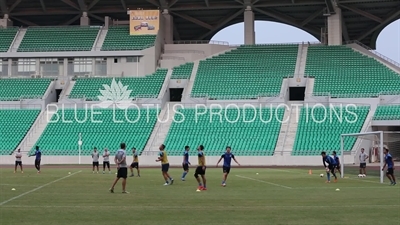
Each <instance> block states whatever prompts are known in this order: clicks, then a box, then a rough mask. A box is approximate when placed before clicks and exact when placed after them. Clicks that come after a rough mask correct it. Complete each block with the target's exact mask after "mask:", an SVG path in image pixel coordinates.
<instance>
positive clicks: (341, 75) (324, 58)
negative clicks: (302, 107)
mask: <svg viewBox="0 0 400 225" xmlns="http://www.w3.org/2000/svg"><path fill="white" fill-rule="evenodd" d="M305 73H306V74H307V75H309V76H314V77H315V84H314V93H315V94H317V95H320V94H323V95H326V94H327V93H330V95H331V96H332V97H349V98H351V97H377V96H378V95H379V93H380V92H383V91H385V92H391V91H393V92H398V91H399V90H400V74H397V73H395V72H394V71H392V70H391V69H389V68H388V67H386V66H385V65H383V64H381V63H379V62H378V61H377V60H375V59H373V58H369V57H367V56H364V55H362V54H361V53H359V52H356V51H354V50H353V49H351V48H349V47H346V46H310V47H308V55H307V63H306V71H305Z"/></svg>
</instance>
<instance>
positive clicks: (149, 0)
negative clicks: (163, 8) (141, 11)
mask: <svg viewBox="0 0 400 225" xmlns="http://www.w3.org/2000/svg"><path fill="white" fill-rule="evenodd" d="M146 1H147V2H149V3H151V4H153V5H155V6H157V7H160V4H158V2H157V1H156V0H146Z"/></svg>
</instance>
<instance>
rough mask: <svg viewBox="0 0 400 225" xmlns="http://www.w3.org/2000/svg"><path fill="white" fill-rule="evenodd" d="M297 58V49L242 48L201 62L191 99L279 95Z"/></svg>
mask: <svg viewBox="0 0 400 225" xmlns="http://www.w3.org/2000/svg"><path fill="white" fill-rule="evenodd" d="M297 54H298V45H243V46H240V47H238V48H237V49H234V50H232V51H229V52H226V53H224V54H220V55H218V56H214V57H212V58H208V59H205V60H201V61H200V63H199V68H198V71H197V75H196V79H195V81H194V85H193V90H192V93H191V96H197V97H209V98H210V99H224V96H242V97H240V99H243V96H258V95H259V94H260V93H276V94H279V93H280V90H281V86H282V81H283V79H284V78H289V77H293V75H294V72H295V67H296V61H297ZM250 98H253V97H250Z"/></svg>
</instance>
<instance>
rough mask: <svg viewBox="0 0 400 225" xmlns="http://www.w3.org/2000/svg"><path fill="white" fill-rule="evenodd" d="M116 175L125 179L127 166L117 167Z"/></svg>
mask: <svg viewBox="0 0 400 225" xmlns="http://www.w3.org/2000/svg"><path fill="white" fill-rule="evenodd" d="M117 177H118V178H124V179H126V178H127V177H128V168H126V167H122V168H119V169H118V172H117Z"/></svg>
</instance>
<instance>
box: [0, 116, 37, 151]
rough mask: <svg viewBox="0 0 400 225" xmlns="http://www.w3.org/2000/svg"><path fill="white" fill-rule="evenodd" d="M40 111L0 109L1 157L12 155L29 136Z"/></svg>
mask: <svg viewBox="0 0 400 225" xmlns="http://www.w3.org/2000/svg"><path fill="white" fill-rule="evenodd" d="M40 111H41V110H40V109H0V118H1V119H0V133H1V136H0V140H1V141H0V155H11V154H12V153H13V151H14V150H15V149H16V148H17V147H18V145H19V144H20V143H21V141H22V140H23V139H24V137H25V135H27V133H28V131H29V130H30V128H31V126H32V125H33V123H34V122H35V120H36V119H37V117H38V116H39V114H40Z"/></svg>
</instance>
